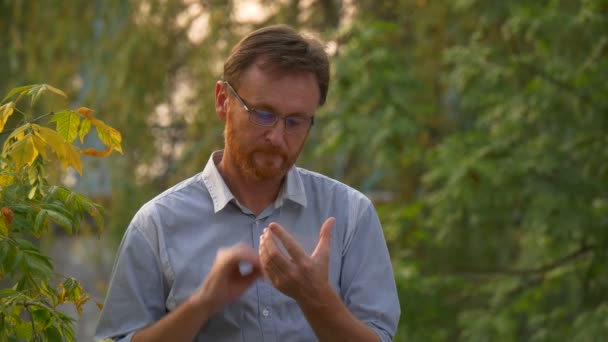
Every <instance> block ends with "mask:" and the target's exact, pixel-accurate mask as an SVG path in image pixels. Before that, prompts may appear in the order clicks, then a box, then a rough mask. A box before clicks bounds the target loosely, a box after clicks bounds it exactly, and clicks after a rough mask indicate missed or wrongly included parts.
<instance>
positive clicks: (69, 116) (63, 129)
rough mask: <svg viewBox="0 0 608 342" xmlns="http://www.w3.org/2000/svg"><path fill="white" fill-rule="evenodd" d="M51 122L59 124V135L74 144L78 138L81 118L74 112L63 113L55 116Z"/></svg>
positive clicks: (65, 111) (66, 111)
mask: <svg viewBox="0 0 608 342" xmlns="http://www.w3.org/2000/svg"><path fill="white" fill-rule="evenodd" d="M50 121H51V122H55V123H56V124H57V133H59V135H61V136H62V137H63V138H64V139H65V140H66V141H67V142H69V143H72V142H73V141H74V140H75V139H76V137H77V136H78V127H79V126H80V116H79V115H78V114H76V113H74V112H73V111H71V110H64V111H61V112H59V113H57V114H55V115H53V117H52V118H51V120H50Z"/></svg>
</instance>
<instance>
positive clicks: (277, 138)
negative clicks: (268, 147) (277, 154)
mask: <svg viewBox="0 0 608 342" xmlns="http://www.w3.org/2000/svg"><path fill="white" fill-rule="evenodd" d="M285 133H286V131H285V120H284V119H283V118H279V120H277V122H276V123H275V124H274V126H272V127H268V129H267V131H266V138H267V139H268V140H270V142H272V143H273V145H279V146H281V145H284V143H285Z"/></svg>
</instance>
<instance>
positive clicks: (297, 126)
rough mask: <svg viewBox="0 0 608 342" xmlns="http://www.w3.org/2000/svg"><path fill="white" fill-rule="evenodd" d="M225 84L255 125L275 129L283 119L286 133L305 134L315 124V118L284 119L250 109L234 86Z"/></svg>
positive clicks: (273, 114) (290, 117)
mask: <svg viewBox="0 0 608 342" xmlns="http://www.w3.org/2000/svg"><path fill="white" fill-rule="evenodd" d="M224 83H225V84H226V85H227V86H228V89H230V91H231V92H232V94H234V96H236V98H237V99H239V102H240V103H241V105H242V106H243V109H245V110H246V111H247V112H248V113H249V121H250V122H251V123H253V124H255V125H258V126H262V127H273V126H274V125H275V124H276V123H277V122H278V121H279V119H283V124H284V125H285V131H287V132H289V133H303V132H304V131H306V130H308V129H309V128H310V126H312V125H314V123H315V117H314V116H311V117H308V116H304V115H289V116H285V117H282V116H280V115H277V114H275V113H271V112H266V111H261V110H257V109H253V108H249V106H247V104H246V103H245V100H243V98H242V97H241V96H240V95H239V93H237V92H236V90H234V88H233V87H232V85H230V83H229V82H228V81H224Z"/></svg>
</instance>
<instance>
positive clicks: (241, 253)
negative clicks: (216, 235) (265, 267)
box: [224, 243, 260, 268]
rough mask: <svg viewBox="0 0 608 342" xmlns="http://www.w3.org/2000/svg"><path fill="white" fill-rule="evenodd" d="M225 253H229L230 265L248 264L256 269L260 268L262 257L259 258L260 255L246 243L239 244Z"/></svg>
mask: <svg viewBox="0 0 608 342" xmlns="http://www.w3.org/2000/svg"><path fill="white" fill-rule="evenodd" d="M224 251H225V252H226V253H228V262H229V263H236V264H241V263H248V264H250V265H251V266H252V267H254V268H256V267H257V268H259V267H260V257H259V256H258V253H257V252H256V251H255V250H254V249H253V248H251V247H249V246H247V245H246V244H244V243H239V244H238V245H235V246H232V247H229V248H228V249H225V250H224Z"/></svg>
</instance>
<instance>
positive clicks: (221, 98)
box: [215, 81, 228, 122]
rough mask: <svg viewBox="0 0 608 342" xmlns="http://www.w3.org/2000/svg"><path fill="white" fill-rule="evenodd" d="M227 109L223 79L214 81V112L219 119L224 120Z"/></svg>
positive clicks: (226, 90)
mask: <svg viewBox="0 0 608 342" xmlns="http://www.w3.org/2000/svg"><path fill="white" fill-rule="evenodd" d="M227 110H228V89H226V84H225V83H224V81H217V83H215V114H216V115H217V117H218V118H220V120H222V121H224V122H226V114H227Z"/></svg>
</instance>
